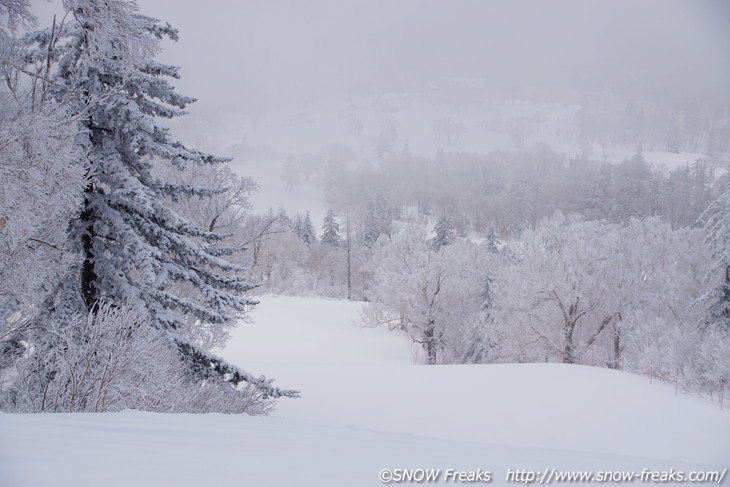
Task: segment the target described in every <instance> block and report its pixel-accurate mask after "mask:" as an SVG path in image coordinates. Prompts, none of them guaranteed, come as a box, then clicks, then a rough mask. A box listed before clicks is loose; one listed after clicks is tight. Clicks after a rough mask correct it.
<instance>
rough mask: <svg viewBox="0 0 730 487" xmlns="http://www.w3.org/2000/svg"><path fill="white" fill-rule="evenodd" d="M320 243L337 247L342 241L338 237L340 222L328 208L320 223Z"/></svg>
mask: <svg viewBox="0 0 730 487" xmlns="http://www.w3.org/2000/svg"><path fill="white" fill-rule="evenodd" d="M322 243H323V244H326V245H329V246H330V247H334V248H339V247H340V244H341V243H342V239H341V237H340V224H339V223H337V220H336V219H335V212H334V211H333V210H331V209H330V210H328V211H327V214H326V215H325V216H324V223H323V224H322Z"/></svg>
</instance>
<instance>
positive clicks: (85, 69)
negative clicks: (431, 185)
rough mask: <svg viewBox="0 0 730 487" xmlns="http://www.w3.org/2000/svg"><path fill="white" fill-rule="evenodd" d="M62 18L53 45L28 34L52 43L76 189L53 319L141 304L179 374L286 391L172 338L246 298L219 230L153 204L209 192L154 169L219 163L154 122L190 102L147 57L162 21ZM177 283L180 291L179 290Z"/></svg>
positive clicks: (41, 45) (111, 14) (87, 14)
mask: <svg viewBox="0 0 730 487" xmlns="http://www.w3.org/2000/svg"><path fill="white" fill-rule="evenodd" d="M65 5H66V7H67V8H68V9H70V11H71V14H72V18H73V19H75V21H74V22H71V23H70V24H69V25H68V26H67V27H66V28H65V29H64V31H63V32H62V36H63V37H62V40H63V42H57V41H56V40H54V39H53V38H52V36H51V35H50V34H49V33H48V32H41V33H39V34H36V35H34V36H33V37H32V38H33V40H35V41H36V42H37V52H38V53H40V55H44V53H45V52H47V51H49V50H53V51H54V52H53V55H54V58H55V59H57V60H58V71H57V72H58V74H57V79H55V80H53V83H52V84H51V85H50V92H51V93H52V94H54V95H55V96H56V98H57V99H59V100H61V99H64V100H65V99H67V98H68V96H69V93H72V94H74V97H73V98H72V99H71V101H70V102H68V106H69V107H71V109H72V110H73V111H74V113H72V114H71V115H72V116H73V117H74V119H76V120H78V121H79V125H80V136H79V140H80V141H81V142H80V143H81V144H82V145H83V147H84V149H85V151H86V153H87V154H88V156H87V158H86V160H85V161H84V162H85V164H86V169H87V180H88V183H87V186H86V189H85V191H84V199H83V203H82V209H81V214H80V216H79V218H78V219H77V220H75V221H74V222H73V223H72V227H71V233H70V237H71V240H72V244H73V245H74V246H75V249H74V250H75V251H76V252H78V254H79V255H80V257H81V262H80V264H79V265H78V266H77V267H76V268H75V272H73V273H72V274H71V275H69V277H68V278H67V279H66V280H65V282H64V283H63V284H62V286H61V289H60V291H59V293H58V295H57V297H56V298H55V300H54V306H53V307H52V309H53V311H54V312H55V314H56V315H57V316H64V315H66V316H70V315H72V314H75V313H82V314H83V313H84V312H86V311H90V312H93V311H94V310H95V309H98V307H99V306H101V304H102V303H112V304H114V305H117V306H121V305H122V304H124V303H129V304H131V305H134V306H142V307H143V308H144V309H145V310H146V312H147V313H149V315H150V318H151V319H152V323H154V326H155V327H156V329H157V330H158V331H159V332H160V333H161V334H162V335H163V336H166V337H168V338H169V339H170V340H171V341H172V342H173V343H174V344H175V346H176V348H177V349H178V350H179V352H180V354H181V356H182V359H183V362H184V363H185V364H186V365H187V367H188V369H189V370H190V372H191V374H193V375H194V376H196V377H198V378H199V379H213V380H217V381H221V382H222V381H225V382H229V383H231V384H232V385H237V384H239V383H240V382H248V383H252V384H255V385H257V386H258V387H259V388H260V389H261V390H262V391H263V393H264V394H265V396H268V397H279V396H281V395H286V396H293V395H295V394H296V393H294V392H293V391H282V390H280V389H278V388H275V387H272V386H271V385H270V382H271V381H270V380H267V379H265V378H263V377H261V378H259V379H256V378H254V377H253V376H251V375H250V374H248V373H246V372H244V371H243V370H240V369H238V368H237V367H235V366H233V365H231V364H229V363H227V362H225V361H224V360H222V359H220V358H218V357H215V356H214V355H212V354H210V353H208V352H207V351H206V350H204V349H202V348H200V347H199V346H197V345H195V344H193V343H191V342H190V341H188V340H187V339H185V338H183V336H182V335H181V334H180V330H181V329H182V328H183V327H185V326H186V320H185V317H186V316H195V317H197V318H198V319H199V320H202V321H205V322H209V323H225V322H229V321H231V320H236V319H238V318H239V317H240V316H241V315H242V314H243V313H245V311H246V310H247V309H248V308H249V307H250V306H252V305H253V304H255V301H253V300H251V299H249V298H248V297H246V294H247V293H248V292H249V291H250V290H251V289H252V288H253V287H254V286H252V285H251V284H249V283H248V282H247V280H246V279H244V278H243V277H242V271H243V270H244V269H242V268H240V267H238V266H236V265H233V264H231V263H229V262H228V261H227V260H226V259H225V258H224V257H225V255H227V254H228V253H230V251H228V250H226V249H221V248H218V247H217V246H216V242H218V241H219V240H221V238H222V237H221V236H220V235H217V234H215V233H212V232H208V231H206V230H204V229H201V228H199V227H197V226H196V225H194V224H192V223H190V222H189V221H187V220H186V219H184V218H182V217H180V216H179V215H178V214H176V213H175V212H174V211H173V210H172V209H170V208H169V207H168V206H166V205H165V203H164V199H165V197H170V198H172V199H175V198H176V197H178V196H179V195H186V194H197V195H199V196H200V197H205V196H207V195H211V194H212V192H211V190H207V189H205V188H195V187H189V186H186V185H179V184H172V183H169V182H167V181H165V180H161V179H159V178H157V177H156V176H155V175H154V173H153V166H154V165H155V164H161V163H167V164H172V165H173V166H176V167H180V168H183V167H186V166H188V165H194V164H197V165H201V166H206V165H216V164H222V163H224V162H226V161H227V159H225V158H221V157H217V156H214V155H210V154H206V153H203V152H200V151H198V150H194V149H190V148H187V147H185V146H184V145H183V144H181V143H180V142H177V141H175V140H173V139H171V138H170V136H169V135H168V131H167V129H165V128H164V127H162V126H161V125H160V124H159V123H158V120H157V119H158V118H171V117H174V116H178V115H182V114H183V113H184V111H183V110H184V108H185V107H186V105H188V104H189V103H191V102H193V101H194V99H192V98H189V97H185V96H181V95H179V94H177V93H175V91H174V89H173V87H172V86H171V85H170V83H169V82H168V81H167V80H166V78H170V77H172V78H177V77H178V70H177V68H175V67H172V66H167V65H163V64H159V63H157V62H155V61H153V56H154V54H155V53H156V52H157V50H158V45H159V42H160V40H161V39H162V38H164V37H168V38H170V39H173V40H176V39H177V31H176V30H175V29H173V28H172V27H171V26H170V25H169V24H166V25H163V24H161V23H159V22H158V21H157V20H156V19H152V18H149V17H145V16H142V15H140V14H138V13H137V6H136V4H134V3H133V2H126V1H120V0H116V1H114V0H108V1H103V2H101V1H93V0H89V1H69V2H67V3H65ZM179 289H185V290H186V292H185V293H184V294H181V293H179V292H178V290H179Z"/></svg>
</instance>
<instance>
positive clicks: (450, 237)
mask: <svg viewBox="0 0 730 487" xmlns="http://www.w3.org/2000/svg"><path fill="white" fill-rule="evenodd" d="M433 231H434V233H435V234H436V235H435V236H434V237H433V239H431V246H432V247H433V249H434V250H440V249H442V248H443V247H446V246H447V245H451V244H452V243H454V240H455V239H456V231H455V230H454V224H453V223H452V222H451V219H450V218H449V217H448V215H443V216H442V217H440V218H439V219H438V221H437V222H436V225H434V227H433Z"/></svg>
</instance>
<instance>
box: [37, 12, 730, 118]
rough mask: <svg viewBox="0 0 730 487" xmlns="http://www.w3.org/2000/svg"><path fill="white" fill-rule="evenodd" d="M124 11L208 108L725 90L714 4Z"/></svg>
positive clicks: (727, 82)
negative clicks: (154, 29) (435, 93)
mask: <svg viewBox="0 0 730 487" xmlns="http://www.w3.org/2000/svg"><path fill="white" fill-rule="evenodd" d="M35 1H36V2H37V1H40V0H35ZM56 3H60V2H58V1H57V2H56ZM138 3H139V6H140V8H141V11H142V13H145V14H148V15H151V16H154V17H157V18H160V19H162V20H164V21H168V22H170V23H172V24H173V25H174V26H176V27H177V28H178V29H179V30H180V41H179V42H178V43H176V44H175V43H172V42H166V43H165V45H164V47H165V52H164V53H163V54H162V56H161V60H163V61H166V62H170V63H173V64H177V65H180V66H182V68H183V70H182V74H183V77H184V79H183V80H182V81H181V82H179V83H178V86H179V87H180V89H181V91H182V92H184V93H185V94H189V95H191V96H196V97H198V98H200V99H201V103H205V104H206V105H208V106H210V107H221V106H225V107H228V108H229V109H230V108H235V109H239V110H252V109H255V108H256V107H262V106H266V105H268V104H270V103H272V102H277V101H281V100H303V101H311V100H314V99H318V98H320V97H323V96H328V95H331V94H343V93H344V94H348V93H358V92H363V91H367V92H383V91H390V90H417V89H419V88H421V87H423V86H427V85H428V83H429V82H431V81H433V80H436V79H438V78H439V77H444V76H471V77H481V78H484V79H485V81H486V83H487V84H488V85H489V86H490V87H493V88H494V89H499V90H502V91H504V92H509V93H512V94H515V95H517V96H519V95H520V94H522V93H525V92H526V91H525V90H526V89H527V88H529V87H540V88H541V89H545V88H550V89H552V90H555V92H556V93H557V92H564V91H565V90H584V91H605V90H608V91H611V90H622V91H623V92H624V93H627V92H631V93H635V94H637V95H639V96H644V95H646V94H650V95H656V94H661V95H662V96H665V95H666V96H669V97H677V96H678V95H680V94H681V95H682V96H683V97H685V98H690V99H691V98H697V97H704V96H710V95H713V96H716V95H717V94H718V93H723V94H725V93H728V92H729V91H730V89H729V88H728V87H730V55H729V54H728V53H730V2H729V1H727V0H590V1H589V0H500V1H495V0H286V1H284V0H255V1H254V0H205V1H201V0H195V1H185V0H177V1H176V0H139V1H138ZM665 92H666V93H665Z"/></svg>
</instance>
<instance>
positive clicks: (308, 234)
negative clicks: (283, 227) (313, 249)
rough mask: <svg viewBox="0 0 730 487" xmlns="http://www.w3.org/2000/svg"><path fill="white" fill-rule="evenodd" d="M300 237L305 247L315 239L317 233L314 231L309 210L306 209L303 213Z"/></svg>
mask: <svg viewBox="0 0 730 487" xmlns="http://www.w3.org/2000/svg"><path fill="white" fill-rule="evenodd" d="M300 238H301V239H302V242H304V245H306V246H307V247H309V246H311V245H312V244H313V243H314V242H316V241H317V233H316V232H315V231H314V225H313V224H312V217H311V216H310V215H309V210H307V212H306V214H305V215H304V220H302V227H301V235H300Z"/></svg>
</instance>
